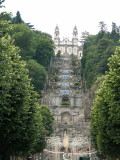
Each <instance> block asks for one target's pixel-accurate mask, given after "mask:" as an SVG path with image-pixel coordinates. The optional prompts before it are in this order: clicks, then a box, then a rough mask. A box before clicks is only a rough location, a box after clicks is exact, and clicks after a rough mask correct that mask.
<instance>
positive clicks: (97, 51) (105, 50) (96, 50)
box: [81, 22, 120, 88]
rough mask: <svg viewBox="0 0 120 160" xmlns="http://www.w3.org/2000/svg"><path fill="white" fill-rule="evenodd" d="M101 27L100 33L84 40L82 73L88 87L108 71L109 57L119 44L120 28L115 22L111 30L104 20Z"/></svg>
mask: <svg viewBox="0 0 120 160" xmlns="http://www.w3.org/2000/svg"><path fill="white" fill-rule="evenodd" d="M99 27H100V31H99V33H98V34H96V35H89V36H88V37H87V39H86V40H85V42H84V48H83V58H82V61H81V75H82V77H83V78H84V79H85V81H86V86H87V88H90V87H92V85H93V84H94V83H95V81H96V80H97V77H99V76H102V75H104V74H105V71H108V66H107V63H108V58H109V57H110V56H111V55H113V53H114V51H115V47H116V46H118V45H119V38H120V30H119V27H118V26H116V24H115V23H112V31H111V32H108V31H107V30H106V24H105V23H104V22H100V24H99Z"/></svg>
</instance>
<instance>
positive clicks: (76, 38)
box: [72, 26, 78, 45]
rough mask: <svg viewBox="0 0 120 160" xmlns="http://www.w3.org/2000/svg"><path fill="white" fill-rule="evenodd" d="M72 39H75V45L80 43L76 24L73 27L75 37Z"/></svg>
mask: <svg viewBox="0 0 120 160" xmlns="http://www.w3.org/2000/svg"><path fill="white" fill-rule="evenodd" d="M72 41H73V45H78V30H77V27H76V26H75V27H74V29H73V38H72Z"/></svg>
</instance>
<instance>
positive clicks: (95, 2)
mask: <svg viewBox="0 0 120 160" xmlns="http://www.w3.org/2000/svg"><path fill="white" fill-rule="evenodd" d="M3 4H4V5H5V7H6V8H4V9H1V10H6V11H8V12H12V13H13V15H14V16H15V14H16V12H17V11H20V13H21V17H22V19H23V20H24V21H25V22H30V23H31V24H33V25H34V27H35V28H36V29H38V30H40V31H42V32H46V33H49V34H51V35H52V36H53V35H54V29H55V26H56V25H58V26H59V29H60V37H71V36H72V31H73V28H74V26H75V25H76V26H77V28H78V33H79V38H80V35H81V32H84V31H88V32H90V33H91V34H96V33H97V32H98V30H99V27H98V24H99V22H100V21H104V22H105V23H106V24H107V25H108V29H109V30H110V29H111V24H112V22H115V23H116V24H117V25H120V0H5V2H4V3H3Z"/></svg>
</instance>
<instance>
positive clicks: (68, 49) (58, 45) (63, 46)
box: [54, 26, 82, 59]
mask: <svg viewBox="0 0 120 160" xmlns="http://www.w3.org/2000/svg"><path fill="white" fill-rule="evenodd" d="M54 44H55V54H57V53H58V51H60V52H61V54H62V55H63V56H65V57H67V56H68V55H70V54H74V55H76V56H77V57H78V59H81V57H82V45H81V46H80V45H79V40H78V30H77V27H76V26H75V27H74V29H73V37H72V40H71V41H70V40H69V38H63V40H60V32H59V28H58V26H56V28H55V32H54Z"/></svg>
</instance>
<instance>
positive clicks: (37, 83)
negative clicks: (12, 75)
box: [27, 60, 47, 93]
mask: <svg viewBox="0 0 120 160" xmlns="http://www.w3.org/2000/svg"><path fill="white" fill-rule="evenodd" d="M27 68H28V70H29V76H30V78H31V82H32V84H33V85H34V87H35V90H36V91H37V92H38V93H40V91H41V90H43V89H44V84H45V82H46V77H47V73H46V70H45V68H44V67H43V66H42V65H40V64H39V63H37V62H36V61H35V60H28V61H27Z"/></svg>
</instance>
